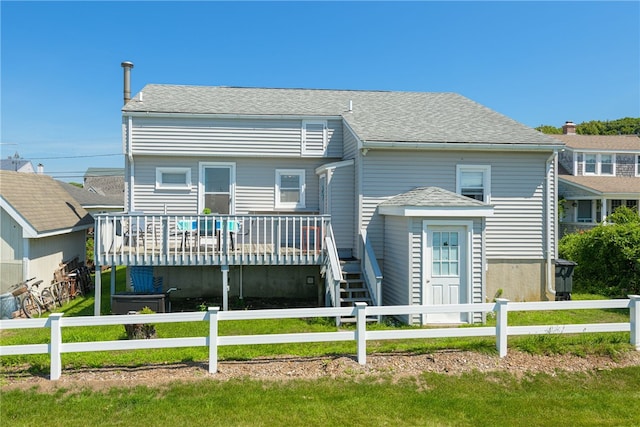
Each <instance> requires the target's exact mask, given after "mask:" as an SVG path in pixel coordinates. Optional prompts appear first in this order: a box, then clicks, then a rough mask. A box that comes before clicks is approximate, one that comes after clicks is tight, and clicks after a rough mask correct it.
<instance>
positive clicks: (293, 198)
mask: <svg viewBox="0 0 640 427" xmlns="http://www.w3.org/2000/svg"><path fill="white" fill-rule="evenodd" d="M304 193H305V173H304V169H278V170H276V201H275V206H276V208H284V209H301V208H304V207H305V194H304Z"/></svg>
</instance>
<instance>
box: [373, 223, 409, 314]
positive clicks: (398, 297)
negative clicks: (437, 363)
mask: <svg viewBox="0 0 640 427" xmlns="http://www.w3.org/2000/svg"><path fill="white" fill-rule="evenodd" d="M385 235H386V239H385V247H384V253H383V252H380V255H382V256H383V257H384V263H383V265H382V270H383V272H384V274H383V279H382V303H383V305H406V304H412V303H414V299H413V296H412V295H411V293H412V292H413V290H412V286H411V284H412V278H411V274H412V272H411V270H410V266H409V265H408V262H409V261H408V260H412V258H413V253H412V251H413V249H412V247H411V246H412V244H413V243H412V242H410V231H409V224H408V222H407V220H406V219H405V218H400V217H394V216H387V217H385ZM380 255H379V256H380ZM402 320H403V321H405V322H407V323H408V322H409V320H408V317H407V316H403V319H402Z"/></svg>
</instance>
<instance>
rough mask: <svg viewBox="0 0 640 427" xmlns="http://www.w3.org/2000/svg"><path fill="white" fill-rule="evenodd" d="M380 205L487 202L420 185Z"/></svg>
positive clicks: (478, 204) (475, 204)
mask: <svg viewBox="0 0 640 427" xmlns="http://www.w3.org/2000/svg"><path fill="white" fill-rule="evenodd" d="M380 206H414V207H443V208H452V207H456V208H478V207H486V206H487V204H486V203H483V202H481V201H479V200H475V199H471V198H469V197H466V196H462V195H460V194H456V193H453V192H451V191H447V190H445V189H442V188H439V187H418V188H414V189H413V190H410V191H407V192H406V193H402V194H399V195H397V196H394V197H392V198H390V199H388V200H385V201H384V202H382V203H380Z"/></svg>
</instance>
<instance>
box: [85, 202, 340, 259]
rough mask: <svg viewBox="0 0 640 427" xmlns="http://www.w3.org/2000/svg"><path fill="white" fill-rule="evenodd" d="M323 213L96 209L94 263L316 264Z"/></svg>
mask: <svg viewBox="0 0 640 427" xmlns="http://www.w3.org/2000/svg"><path fill="white" fill-rule="evenodd" d="M329 221H330V219H329V216H325V215H293V214H292V215H149V214H142V213H118V214H113V213H110V214H100V215H97V216H96V220H95V249H94V250H95V257H96V263H97V264H98V265H229V264H278V265H286V264H321V263H322V254H323V250H324V236H325V235H326V229H327V226H328V224H329Z"/></svg>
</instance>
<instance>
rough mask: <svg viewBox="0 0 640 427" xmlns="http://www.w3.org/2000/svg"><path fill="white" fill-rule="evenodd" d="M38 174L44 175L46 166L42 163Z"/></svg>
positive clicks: (39, 165)
mask: <svg viewBox="0 0 640 427" xmlns="http://www.w3.org/2000/svg"><path fill="white" fill-rule="evenodd" d="M38 174H39V175H42V174H44V165H43V164H42V163H38Z"/></svg>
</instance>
